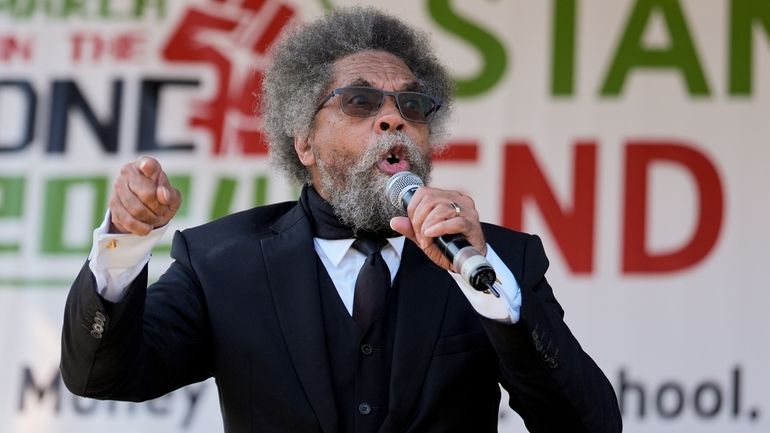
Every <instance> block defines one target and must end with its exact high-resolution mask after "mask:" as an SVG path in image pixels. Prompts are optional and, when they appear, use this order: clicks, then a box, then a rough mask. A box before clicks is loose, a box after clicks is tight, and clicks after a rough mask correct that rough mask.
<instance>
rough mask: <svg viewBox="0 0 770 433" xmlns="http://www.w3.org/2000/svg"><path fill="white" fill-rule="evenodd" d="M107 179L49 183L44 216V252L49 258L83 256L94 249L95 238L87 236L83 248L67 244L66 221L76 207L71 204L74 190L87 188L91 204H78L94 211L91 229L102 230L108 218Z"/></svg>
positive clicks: (42, 248) (71, 179)
mask: <svg viewBox="0 0 770 433" xmlns="http://www.w3.org/2000/svg"><path fill="white" fill-rule="evenodd" d="M107 185H108V182H107V178H106V177H74V178H66V179H49V180H48V181H47V182H46V186H45V193H44V196H45V212H43V227H42V233H43V237H42V245H41V251H42V252H43V253H47V254H83V253H87V252H88V251H89V250H90V249H91V237H90V236H87V237H86V238H85V239H83V241H82V243H80V244H75V245H72V244H69V245H68V244H67V243H66V241H65V239H64V226H65V219H66V218H67V216H68V215H69V212H68V209H69V206H70V205H72V204H74V203H71V200H68V198H69V193H70V192H71V191H72V189H73V188H77V187H80V188H86V189H87V190H89V191H90V192H91V193H92V197H91V203H90V206H88V205H87V204H86V203H77V206H78V207H82V206H84V205H85V206H87V207H88V208H90V215H91V220H90V221H84V222H83V224H88V225H89V226H91V227H96V226H98V225H99V224H100V223H101V221H102V219H103V218H104V212H105V210H106V209H107Z"/></svg>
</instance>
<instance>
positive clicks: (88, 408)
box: [72, 397, 99, 415]
mask: <svg viewBox="0 0 770 433" xmlns="http://www.w3.org/2000/svg"><path fill="white" fill-rule="evenodd" d="M98 405H99V400H94V399H91V398H85V397H73V398H72V408H73V409H75V413H77V414H79V415H90V414H92V413H94V411H95V410H96V408H97V407H98Z"/></svg>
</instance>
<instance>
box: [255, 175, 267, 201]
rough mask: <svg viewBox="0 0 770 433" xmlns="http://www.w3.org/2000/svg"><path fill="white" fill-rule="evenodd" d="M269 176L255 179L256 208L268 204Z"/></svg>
mask: <svg viewBox="0 0 770 433" xmlns="http://www.w3.org/2000/svg"><path fill="white" fill-rule="evenodd" d="M267 181H268V180H267V176H257V177H256V179H254V201H253V204H254V206H262V205H265V204H267Z"/></svg>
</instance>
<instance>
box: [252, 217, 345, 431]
mask: <svg viewBox="0 0 770 433" xmlns="http://www.w3.org/2000/svg"><path fill="white" fill-rule="evenodd" d="M272 228H273V230H275V231H276V232H277V234H276V235H275V236H273V237H269V238H265V239H263V240H262V241H261V243H262V250H263V251H264V257H265V266H266V269H267V276H268V281H269V284H270V290H271V292H272V295H273V299H274V302H275V309H276V313H277V315H278V321H279V322H280V326H281V330H282V332H283V337H284V339H285V341H286V346H287V347H288V350H289V354H290V356H291V359H292V362H293V364H294V368H295V369H296V371H297V375H298V376H299V379H300V381H301V383H302V386H303V388H304V390H305V394H306V395H307V398H308V400H309V401H310V404H311V406H312V407H313V411H314V412H315V415H316V417H317V419H318V422H319V423H320V425H321V428H322V429H323V431H324V432H325V433H336V431H337V411H336V409H335V403H334V398H330V396H331V395H333V393H334V388H333V386H332V381H331V373H330V369H329V356H328V353H327V351H326V338H325V335H324V323H323V316H322V312H321V299H320V294H319V291H318V284H319V283H318V270H317V262H316V252H315V249H314V247H313V234H312V231H311V229H310V224H309V223H308V220H307V218H306V216H305V214H304V211H303V210H302V208H301V207H300V206H299V205H298V206H296V207H294V208H293V209H292V210H290V211H289V212H288V213H287V214H286V215H284V216H283V217H282V218H281V219H279V220H278V222H277V223H276V224H275V225H274V226H273V227H272Z"/></svg>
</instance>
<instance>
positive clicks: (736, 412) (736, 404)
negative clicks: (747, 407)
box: [732, 365, 741, 418]
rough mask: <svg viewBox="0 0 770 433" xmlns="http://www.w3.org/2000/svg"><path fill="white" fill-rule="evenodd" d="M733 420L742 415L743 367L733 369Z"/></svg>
mask: <svg viewBox="0 0 770 433" xmlns="http://www.w3.org/2000/svg"><path fill="white" fill-rule="evenodd" d="M732 385H733V386H732V388H733V408H732V409H733V418H738V417H739V416H740V415H741V367H739V366H737V365H736V366H735V368H733V384H732Z"/></svg>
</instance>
